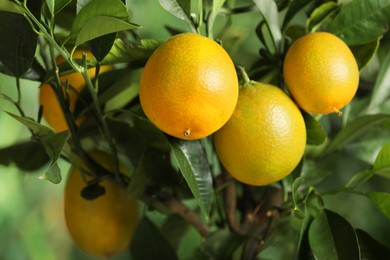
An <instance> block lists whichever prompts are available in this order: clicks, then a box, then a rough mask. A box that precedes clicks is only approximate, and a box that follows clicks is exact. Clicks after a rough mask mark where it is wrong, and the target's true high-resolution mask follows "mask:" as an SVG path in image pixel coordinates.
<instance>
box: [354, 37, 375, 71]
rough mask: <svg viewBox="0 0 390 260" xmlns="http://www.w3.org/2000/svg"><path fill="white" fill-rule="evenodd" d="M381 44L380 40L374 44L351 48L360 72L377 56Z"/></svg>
mask: <svg viewBox="0 0 390 260" xmlns="http://www.w3.org/2000/svg"><path fill="white" fill-rule="evenodd" d="M379 44H380V38H378V39H376V40H375V41H373V42H370V43H367V44H363V45H354V46H351V51H352V53H353V55H354V56H355V59H356V62H357V64H358V67H359V70H362V69H363V68H364V67H365V66H366V65H367V64H368V63H369V62H370V61H371V60H372V58H373V57H374V56H375V54H376V52H377V50H378V48H379Z"/></svg>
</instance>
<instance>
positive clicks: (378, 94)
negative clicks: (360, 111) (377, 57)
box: [366, 52, 390, 114]
mask: <svg viewBox="0 0 390 260" xmlns="http://www.w3.org/2000/svg"><path fill="white" fill-rule="evenodd" d="M389 82H390V52H388V53H387V54H386V57H385V58H384V60H383V62H382V64H381V67H380V70H379V73H378V76H377V78H376V81H375V85H374V89H373V91H372V96H371V100H370V103H369V105H368V107H367V111H366V113H367V114H371V113H377V112H378V111H379V107H380V105H381V104H382V103H383V102H384V101H386V100H387V99H388V98H389V96H390V94H389V93H390V84H389Z"/></svg>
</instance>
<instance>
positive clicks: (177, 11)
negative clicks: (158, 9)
mask: <svg viewBox="0 0 390 260" xmlns="http://www.w3.org/2000/svg"><path fill="white" fill-rule="evenodd" d="M158 2H159V3H160V5H161V6H162V7H163V8H164V9H165V10H167V11H168V12H169V13H170V14H172V15H174V16H175V17H177V18H179V19H180V20H183V21H186V22H187V23H188V24H189V25H190V26H191V28H192V30H193V31H194V32H196V29H195V26H194V23H193V21H192V17H191V1H190V0H158Z"/></svg>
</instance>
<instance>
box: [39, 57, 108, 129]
mask: <svg viewBox="0 0 390 260" xmlns="http://www.w3.org/2000/svg"><path fill="white" fill-rule="evenodd" d="M84 52H86V54H87V59H89V58H90V57H91V56H92V54H91V53H90V52H89V51H84ZM82 54H83V51H82V50H76V51H75V52H74V54H73V59H81V58H82ZM56 62H57V64H61V63H63V62H64V59H63V57H62V56H59V57H58V58H57V59H56ZM111 68H112V67H111V66H102V67H101V69H100V73H103V72H105V71H107V70H110V69H111ZM88 75H89V77H90V78H91V79H93V78H94V77H95V68H90V69H88ZM60 80H61V82H63V83H65V82H66V81H68V83H69V85H70V86H71V87H72V88H73V90H74V91H72V90H68V92H67V95H68V97H69V110H70V112H72V113H73V112H74V110H75V108H76V101H77V97H78V95H79V94H80V93H81V92H82V91H83V89H84V88H85V81H84V78H83V75H82V74H81V73H77V72H73V73H69V74H66V75H63V76H61V77H60ZM75 91H76V92H75ZM39 102H40V104H41V105H42V106H43V114H42V115H43V118H44V119H45V121H46V122H47V123H48V124H49V125H50V126H51V127H52V128H53V129H54V130H56V131H57V132H61V131H64V130H68V124H67V123H66V119H65V116H64V113H63V112H62V109H61V106H60V103H59V101H58V99H57V95H56V93H55V92H54V90H53V89H52V87H51V86H50V84H48V83H44V84H42V85H41V86H40V90H39ZM77 123H78V124H80V123H81V122H80V120H78V121H77Z"/></svg>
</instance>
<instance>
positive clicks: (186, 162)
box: [170, 138, 213, 217]
mask: <svg viewBox="0 0 390 260" xmlns="http://www.w3.org/2000/svg"><path fill="white" fill-rule="evenodd" d="M170 144H171V148H172V151H173V155H174V158H175V160H176V161H177V163H178V165H179V167H180V171H181V173H182V174H183V177H184V179H185V180H186V182H187V184H188V186H189V188H190V189H191V192H192V194H193V195H194V197H195V199H196V201H197V202H198V205H199V207H200V209H201V211H202V213H203V214H204V216H205V217H207V216H208V214H209V210H210V205H211V200H212V192H213V186H212V179H211V171H210V167H209V164H208V162H207V158H206V154H205V152H204V150H203V148H202V146H201V144H200V142H199V141H184V140H180V139H174V138H172V139H170Z"/></svg>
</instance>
